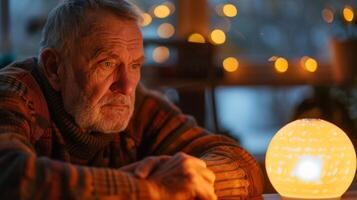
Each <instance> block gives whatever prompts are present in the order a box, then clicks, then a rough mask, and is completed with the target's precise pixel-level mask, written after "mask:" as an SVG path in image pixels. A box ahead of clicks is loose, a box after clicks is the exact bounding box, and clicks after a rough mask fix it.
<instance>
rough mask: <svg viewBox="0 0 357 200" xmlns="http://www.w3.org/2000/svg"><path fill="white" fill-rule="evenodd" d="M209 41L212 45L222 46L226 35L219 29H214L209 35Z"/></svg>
mask: <svg viewBox="0 0 357 200" xmlns="http://www.w3.org/2000/svg"><path fill="white" fill-rule="evenodd" d="M211 39H212V41H213V43H214V44H223V43H224V42H225V41H226V34H225V33H224V32H223V31H222V30H220V29H215V30H213V31H212V33H211Z"/></svg>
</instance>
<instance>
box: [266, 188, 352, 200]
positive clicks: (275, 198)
mask: <svg viewBox="0 0 357 200" xmlns="http://www.w3.org/2000/svg"><path fill="white" fill-rule="evenodd" d="M263 197H264V200H280V199H281V198H280V196H279V195H278V194H264V195H263ZM321 200H322V199H321ZM341 200H357V190H354V191H349V192H347V193H345V194H344V195H343V196H342V198H341Z"/></svg>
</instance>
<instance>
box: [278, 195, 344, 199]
mask: <svg viewBox="0 0 357 200" xmlns="http://www.w3.org/2000/svg"><path fill="white" fill-rule="evenodd" d="M281 200H341V197H336V198H322V199H320V198H318V199H305V198H293V197H283V196H282V197H281Z"/></svg>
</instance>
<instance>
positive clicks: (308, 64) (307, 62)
mask: <svg viewBox="0 0 357 200" xmlns="http://www.w3.org/2000/svg"><path fill="white" fill-rule="evenodd" d="M300 63H301V66H302V67H303V68H304V69H305V70H306V71H308V72H316V70H317V68H318V63H317V61H316V60H315V59H313V58H310V57H308V56H304V57H302V58H301V60H300Z"/></svg>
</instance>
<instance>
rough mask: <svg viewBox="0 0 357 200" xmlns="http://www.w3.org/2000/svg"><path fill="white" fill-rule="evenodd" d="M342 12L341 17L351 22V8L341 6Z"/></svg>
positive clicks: (352, 16) (352, 13) (352, 14)
mask: <svg viewBox="0 0 357 200" xmlns="http://www.w3.org/2000/svg"><path fill="white" fill-rule="evenodd" d="M342 14H343V18H344V19H345V20H346V21H347V22H352V21H353V18H354V12H353V9H352V8H351V7H350V6H345V7H344V8H343V11H342Z"/></svg>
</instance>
